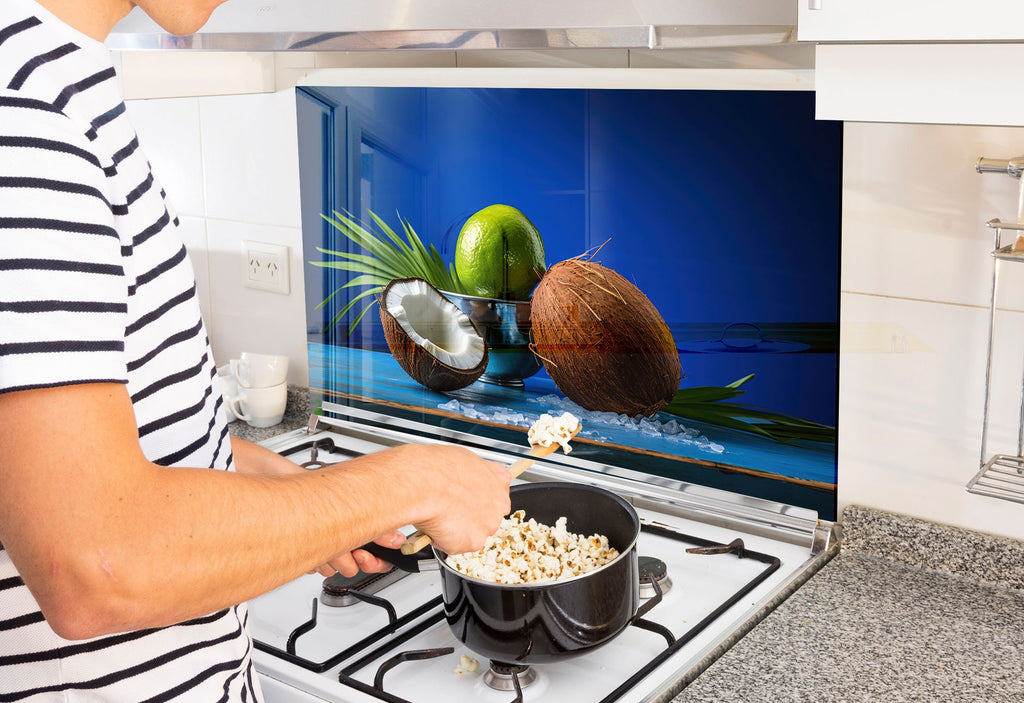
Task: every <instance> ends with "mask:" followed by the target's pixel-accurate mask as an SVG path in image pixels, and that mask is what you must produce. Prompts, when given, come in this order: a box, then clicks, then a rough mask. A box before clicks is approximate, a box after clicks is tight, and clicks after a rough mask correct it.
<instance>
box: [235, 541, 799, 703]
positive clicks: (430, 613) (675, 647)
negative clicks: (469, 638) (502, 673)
mask: <svg viewBox="0 0 1024 703" xmlns="http://www.w3.org/2000/svg"><path fill="white" fill-rule="evenodd" d="M641 529H642V530H643V531H645V532H648V533H651V534H654V535H658V536H661V537H666V538H668V539H672V540H675V541H679V542H683V543H686V544H690V545H693V546H694V547H693V549H692V550H690V551H692V552H693V553H702V554H708V555H731V556H732V557H733V558H736V559H749V560H753V561H756V562H759V563H761V564H763V565H764V567H763V568H762V569H761V570H760V571H759V572H758V573H757V574H756V575H755V576H754V577H753V578H752V579H750V580H749V581H748V582H747V583H745V584H744V585H743V586H741V587H740V588H739V589H738V590H736V591H735V592H734V593H733V594H732V595H730V596H728V597H726V598H725V599H724V600H723V601H721V603H720V604H719V605H718V606H717V607H716V608H714V609H713V610H712V611H711V612H709V613H708V614H707V615H706V616H705V617H704V618H703V619H702V620H701V621H700V622H698V623H697V624H695V625H693V626H692V627H690V628H689V629H688V630H687V631H686V632H685V633H683V634H682V635H680V636H679V637H676V636H675V635H674V634H673V633H672V632H671V631H670V630H669V629H668V628H666V627H664V626H663V625H660V624H658V623H654V622H650V621H647V620H644V619H642V618H641V617H639V616H640V615H644V614H646V613H647V612H648V611H649V610H650V609H651V608H652V607H654V605H656V604H657V602H658V601H660V599H661V592H662V589H661V585H662V584H661V583H660V582H659V581H658V580H656V578H649V579H648V582H649V586H650V587H651V588H652V589H653V591H654V593H655V595H654V597H652V598H651V599H650V600H648V601H647V602H646V603H643V604H642V605H641V606H640V609H639V610H638V616H637V617H636V619H635V620H634V621H633V622H632V625H633V626H635V627H637V628H638V629H642V630H646V631H648V632H652V633H655V634H658V635H661V636H662V637H663V638H664V639H665V641H666V647H665V648H664V649H663V650H661V651H660V652H659V653H658V654H656V655H655V656H653V657H652V658H651V659H650V660H649V661H648V662H647V663H645V664H644V665H643V666H642V667H641V668H640V669H639V670H637V671H636V672H635V673H634V674H633V675H632V676H629V677H628V678H626V679H625V680H624V681H623V682H622V683H621V684H620V685H619V686H618V687H616V688H615V689H614V690H613V691H611V693H609V694H608V695H607V696H605V697H604V698H603V699H601V701H600V702H599V703H612V702H613V701H617V700H618V699H620V698H621V697H622V696H624V695H625V694H626V693H627V692H628V691H629V690H630V689H631V688H633V687H634V686H636V685H637V684H638V683H639V682H640V681H642V680H643V679H644V678H646V677H647V676H648V675H650V674H651V673H652V672H653V671H654V670H655V669H657V668H658V667H659V666H661V665H662V664H663V663H664V662H665V661H667V660H668V659H669V658H670V657H671V656H672V655H674V654H675V653H676V652H678V651H679V650H680V649H682V648H683V647H684V646H685V645H686V644H687V643H688V642H690V641H691V640H693V639H694V638H695V637H697V636H698V635H699V634H700V633H701V632H703V631H704V630H705V629H706V628H707V627H708V626H709V625H711V624H712V623H713V622H714V621H715V620H717V619H718V618H719V617H720V616H721V615H722V614H723V613H725V612H726V611H727V610H729V609H730V608H731V607H732V606H734V605H735V604H737V603H738V602H739V601H741V600H742V599H743V598H744V597H745V596H746V595H747V594H748V593H750V592H751V591H752V590H754V589H755V588H756V587H757V586H759V585H760V584H761V583H763V582H764V581H765V580H766V579H767V578H768V577H769V576H771V575H772V574H773V573H774V572H775V571H777V570H778V569H779V568H780V566H781V560H780V559H779V558H778V557H775V556H772V555H769V554H764V553H762V552H757V551H754V550H751V549H746V548H745V547H744V546H743V544H742V541H737V540H734V541H733V542H732V543H729V544H727V545H723V544H720V543H717V542H713V541H711V540H706V539H703V538H700V537H695V536H691V535H687V534H683V533H680V532H676V531H675V530H671V529H668V528H664V527H660V526H658V525H650V524H644V525H642V526H641ZM709 558H715V557H713V556H709ZM655 571H657V569H655ZM367 600H372V601H377V600H385V599H380V598H372V599H367ZM442 604H443V599H442V598H441V596H437V597H435V598H433V599H431V600H430V601H428V602H426V603H424V604H423V605H422V606H420V607H419V608H416V609H415V610H413V611H411V612H409V613H408V614H407V615H404V616H402V617H400V618H395V617H394V616H393V615H392V616H391V617H392V621H391V622H390V623H389V624H388V625H387V626H385V627H383V628H381V629H379V630H377V631H376V632H374V633H372V634H371V635H369V636H367V637H365V638H364V639H362V640H360V641H359V642H357V643H355V644H353V645H352V646H350V647H348V648H346V649H345V650H343V651H341V652H339V653H338V654H336V655H335V656H333V657H331V658H329V659H327V660H326V661H323V662H312V661H310V660H308V659H305V658H303V657H300V656H297V655H296V654H295V652H294V640H295V639H297V638H298V636H300V635H301V634H304V633H305V632H308V631H310V630H312V629H313V628H314V627H315V626H316V619H317V618H316V615H317V601H316V600H315V599H314V601H313V611H312V618H311V619H310V621H309V622H307V623H304V624H303V625H300V626H299V627H298V628H296V630H295V632H293V633H292V635H291V636H290V637H289V650H290V651H284V650H281V649H279V648H276V647H274V646H272V645H269V644H267V643H264V642H261V641H259V640H255V641H254V645H255V646H256V648H257V649H260V650H262V651H264V652H267V653H269V654H272V655H274V656H277V657H280V658H281V659H283V660H285V661H288V662H290V663H293V664H296V665H298V666H301V667H303V668H305V669H308V670H310V671H314V672H317V673H324V672H326V671H327V670H329V669H332V668H333V667H335V666H338V665H339V664H344V663H345V662H347V661H349V660H350V659H352V658H353V657H357V656H358V659H355V660H354V661H351V662H350V663H348V664H346V665H345V666H343V667H342V669H341V671H340V673H339V674H338V681H339V682H340V683H342V684H344V685H346V686H349V687H350V688H352V689H355V690H357V691H360V692H362V693H364V694H367V695H370V696H372V697H374V698H376V699H378V700H381V701H385V702H386V703H412V702H411V701H409V700H407V699H404V698H400V697H398V696H395V695H394V694H391V693H388V692H386V691H385V690H384V689H383V677H384V674H385V673H386V672H387V671H389V670H390V669H392V668H394V667H395V666H397V665H398V664H401V663H402V662H405V661H410V660H418V659H424V658H432V657H438V656H443V655H444V654H447V653H451V652H447V651H445V652H442V651H440V650H408V651H400V648H401V646H402V645H403V644H404V643H406V642H408V641H409V640H411V639H412V638H413V637H415V636H416V635H418V634H420V633H422V632H424V631H426V630H428V629H429V628H431V627H433V626H434V625H436V624H438V623H440V622H442V621H443V620H444V610H443V607H442ZM382 607H383V606H382ZM390 612H391V613H393V612H394V609H393V608H391V611H390ZM421 618H422V619H421ZM300 630H301V632H300ZM395 633H398V634H395ZM360 654H362V656H359V655H360ZM382 658H384V663H383V664H381V665H380V666H379V668H378V669H377V673H376V675H375V680H374V684H373V685H371V684H368V683H366V682H364V681H360V680H359V679H356V678H355V676H354V675H355V673H356V672H358V671H360V670H362V669H363V668H365V667H367V666H368V665H370V664H371V663H373V662H375V661H378V660H381V659H382ZM515 679H516V677H513V685H515V683H518V681H516V680H515ZM516 692H517V700H522V693H521V689H519V688H518V687H517V689H516Z"/></svg>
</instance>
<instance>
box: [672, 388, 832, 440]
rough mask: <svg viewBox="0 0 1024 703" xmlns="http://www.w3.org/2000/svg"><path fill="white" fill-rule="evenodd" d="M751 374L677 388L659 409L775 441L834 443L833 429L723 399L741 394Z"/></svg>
mask: <svg viewBox="0 0 1024 703" xmlns="http://www.w3.org/2000/svg"><path fill="white" fill-rule="evenodd" d="M753 377H754V374H750V375H749V376H744V377H743V378H740V379H737V380H736V381H733V382H732V383H730V384H729V385H727V386H694V387H692V388H680V389H679V390H678V391H676V394H675V396H673V398H672V401H671V402H670V403H669V404H668V405H666V406H665V407H664V408H662V412H665V413H668V414H670V415H675V416H677V417H680V418H685V419H687V420H694V421H696V422H703V423H705V424H708V425H718V426H719V427H728V428H730V429H734V430H739V431H741V432H749V433H752V434H756V435H760V436H762V437H767V438H769V439H773V440H775V441H777V442H791V441H794V440H806V441H811V442H829V443H835V441H836V429H835V428H834V427H829V426H827V425H821V424H819V423H817V422H811V421H810V420H804V419H802V418H799V417H794V416H792V415H786V414H784V413H776V412H771V411H769V410H762V409H760V408H755V407H752V406H749V405H739V404H737V403H726V402H723V401H726V400H730V399H732V398H735V397H737V396H740V395H742V394H743V391H742V390H740V386H741V385H743V384H744V383H746V382H747V381H749V380H750V379H751V378H753Z"/></svg>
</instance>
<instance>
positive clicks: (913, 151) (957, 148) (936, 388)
mask: <svg viewBox="0 0 1024 703" xmlns="http://www.w3.org/2000/svg"><path fill="white" fill-rule="evenodd" d="M844 134H845V144H844V161H845V163H844V183H843V249H842V281H841V289H842V296H841V314H840V319H841V325H842V327H841V333H840V344H841V349H842V353H841V356H840V389H839V399H840V403H839V500H840V508H842V506H844V505H847V504H850V503H859V504H862V505H869V506H873V507H877V508H882V509H886V510H892V511H896V512H901V513H908V514H911V515H916V516H919V517H924V518H927V519H931V520H935V521H938V522H944V523H950V524H955V525H959V526H963V527H970V528H973V529H978V530H983V531H986V532H991V533H996V534H1002V535H1008V536H1012V537H1017V538H1024V507H1022V506H1021V505H1018V504H1015V503H1011V502H1008V501H1005V500H1001V499H997V498H989V497H984V496H978V495H974V494H969V493H967V492H966V490H965V484H966V483H967V481H968V480H970V478H971V477H972V476H973V475H974V473H975V472H976V471H977V470H978V468H979V464H980V463H981V460H980V441H981V439H980V438H981V428H982V412H983V397H984V395H983V394H984V385H985V383H984V381H985V359H986V340H987V337H988V305H989V295H990V290H991V280H992V258H991V257H990V256H989V253H990V251H991V250H992V246H993V234H994V233H993V232H992V231H991V230H989V229H987V228H986V227H985V223H986V222H987V221H988V220H990V219H992V218H995V217H999V218H1001V219H1003V220H1009V221H1015V220H1016V217H1017V196H1018V182H1017V181H1015V180H1014V179H1012V178H1010V177H1009V176H1005V175H998V174H986V175H984V176H983V175H979V174H977V173H976V172H975V170H974V162H975V160H976V159H977V158H978V157H980V156H989V157H997V158H1009V157H1012V156H1016V155H1018V154H1020V153H1024V129H1022V128H993V127H969V126H943V125H903V124H864V123H847V124H846V127H845V130H844ZM1004 241H1012V239H1004ZM1017 268H1019V269H1020V270H1015V269H1017ZM1004 284H1005V285H1004ZM998 302H999V304H1000V308H1003V311H1002V312H1001V313H1000V315H999V319H998V320H997V323H996V330H997V332H998V337H997V341H996V344H995V345H994V349H995V351H996V352H997V356H996V360H995V363H994V364H993V375H992V379H993V387H994V389H995V391H994V403H993V411H992V413H991V415H992V418H991V419H990V442H989V445H990V449H995V450H998V451H1000V452H1004V453H1010V454H1016V453H1017V450H1016V427H1017V412H1018V407H1017V403H1018V401H1019V392H1020V387H1021V361H1020V360H1021V358H1022V350H1024V315H1022V311H1024V263H1022V264H1020V265H1017V264H1016V263H1011V264H1009V266H1007V267H1006V268H1005V269H1004V271H1003V273H1002V275H1001V284H1000V289H999V297H998Z"/></svg>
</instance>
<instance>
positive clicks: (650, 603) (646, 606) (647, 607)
mask: <svg viewBox="0 0 1024 703" xmlns="http://www.w3.org/2000/svg"><path fill="white" fill-rule="evenodd" d="M382 558H383V557H382ZM650 581H651V586H652V587H653V588H654V595H653V596H651V597H650V598H648V599H647V601H646V602H645V603H643V604H642V605H641V606H640V607H639V608H637V609H636V612H635V613H633V617H631V618H630V619H629V624H630V625H632V624H633V623H635V622H636V621H637V620H639V619H640V618H642V617H643V616H644V615H647V613H649V612H651V608H653V607H654V606H656V605H657V604H658V603H660V602H661V598H662V594H661V586H659V585H658V582H657V581H656V580H655V579H651V580H650Z"/></svg>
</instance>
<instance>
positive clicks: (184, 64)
mask: <svg viewBox="0 0 1024 703" xmlns="http://www.w3.org/2000/svg"><path fill="white" fill-rule="evenodd" d="M119 53H120V61H121V72H120V75H121V83H122V86H123V89H124V95H125V97H126V98H128V99H130V100H134V99H142V98H173V97H182V96H196V95H234V94H240V93H266V92H271V91H273V90H274V55H273V54H272V53H271V52H242V51H122V52H119Z"/></svg>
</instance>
